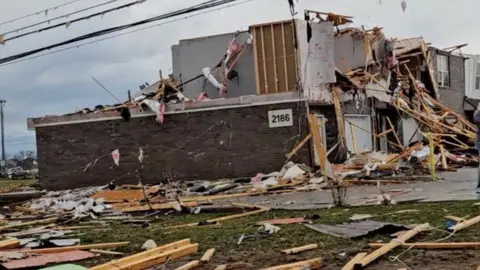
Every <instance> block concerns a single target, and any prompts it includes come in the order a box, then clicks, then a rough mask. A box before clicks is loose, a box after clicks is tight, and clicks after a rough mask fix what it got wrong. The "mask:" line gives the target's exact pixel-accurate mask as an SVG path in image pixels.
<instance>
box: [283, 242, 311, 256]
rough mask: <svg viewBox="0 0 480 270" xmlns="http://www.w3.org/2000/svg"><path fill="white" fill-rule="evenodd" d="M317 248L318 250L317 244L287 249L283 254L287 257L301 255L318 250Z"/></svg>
mask: <svg viewBox="0 0 480 270" xmlns="http://www.w3.org/2000/svg"><path fill="white" fill-rule="evenodd" d="M316 248H318V245H317V244H310V245H305V246H301V247H295V248H289V249H285V250H282V253H285V254H287V255H290V254H297V253H301V252H304V251H308V250H312V249H316Z"/></svg>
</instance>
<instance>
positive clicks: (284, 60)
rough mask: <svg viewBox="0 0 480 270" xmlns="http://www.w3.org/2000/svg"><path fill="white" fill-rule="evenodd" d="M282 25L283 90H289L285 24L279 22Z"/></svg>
mask: <svg viewBox="0 0 480 270" xmlns="http://www.w3.org/2000/svg"><path fill="white" fill-rule="evenodd" d="M280 25H281V27H282V48H283V68H284V69H285V91H287V92H288V91H290V90H292V89H288V86H289V85H290V84H289V82H288V65H287V47H286V43H285V26H284V24H283V23H281V24H280Z"/></svg>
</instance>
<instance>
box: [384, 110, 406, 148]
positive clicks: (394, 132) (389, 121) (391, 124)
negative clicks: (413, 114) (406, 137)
mask: <svg viewBox="0 0 480 270" xmlns="http://www.w3.org/2000/svg"><path fill="white" fill-rule="evenodd" d="M387 122H388V124H389V125H390V127H391V128H392V132H393V135H394V136H395V139H396V140H397V143H398V145H402V142H401V141H400V138H398V134H397V132H396V131H395V126H394V125H393V123H392V121H391V120H390V117H388V116H387ZM401 149H402V151H403V150H405V147H403V146H402V147H401Z"/></svg>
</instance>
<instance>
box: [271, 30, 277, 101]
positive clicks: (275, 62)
mask: <svg viewBox="0 0 480 270" xmlns="http://www.w3.org/2000/svg"><path fill="white" fill-rule="evenodd" d="M270 31H272V52H273V74H274V75H273V76H274V77H275V93H278V74H277V54H276V51H275V30H274V29H273V24H271V25H270Z"/></svg>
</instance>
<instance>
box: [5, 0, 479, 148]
mask: <svg viewBox="0 0 480 270" xmlns="http://www.w3.org/2000/svg"><path fill="white" fill-rule="evenodd" d="M68 1H70V0H42V1H36V0H15V1H11V0H0V22H4V21H7V20H9V19H13V18H17V17H20V16H23V15H26V14H30V13H33V12H37V11H41V10H44V9H46V8H49V7H53V6H56V5H59V4H62V3H66V2H68ZM131 1H133V0H118V1H117V2H115V3H112V4H110V5H108V6H106V7H99V8H97V9H94V10H90V11H86V12H84V13H81V14H78V15H73V16H72V17H71V18H76V17H79V16H85V15H87V14H90V13H94V12H97V11H101V10H103V9H106V8H110V7H113V6H116V5H121V4H125V3H128V2H131ZM203 1H205V0H148V1H146V2H145V3H143V4H141V5H136V6H133V7H130V8H127V9H125V10H122V11H117V12H114V13H110V14H107V15H105V16H104V17H103V18H100V17H98V18H93V19H90V20H88V21H83V22H78V23H75V24H72V25H71V26H70V27H69V28H65V27H61V28H57V29H55V30H51V31H46V32H42V33H39V34H33V35H30V36H27V37H24V38H20V39H16V40H12V41H11V42H7V43H6V44H5V45H3V46H2V45H0V58H3V57H7V56H10V55H13V54H17V53H20V52H23V51H27V50H31V49H34V48H37V47H41V46H45V45H49V44H53V43H56V42H60V41H63V40H66V39H69V38H72V37H76V36H79V35H83V34H86V33H89V32H92V31H96V30H100V29H103V28H106V27H112V26H117V25H120V24H125V23H129V22H134V21H137V20H141V19H145V18H149V17H152V16H155V15H159V14H163V13H166V12H170V11H174V10H176V9H179V8H184V7H188V6H191V5H193V4H199V3H201V2H203ZM295 1H296V0H295ZM102 2H107V0H82V1H79V2H76V3H75V4H72V5H68V6H65V7H62V8H58V9H57V10H55V11H49V12H48V17H46V16H45V13H41V14H39V15H36V16H33V17H30V18H28V19H24V20H19V21H16V22H14V23H9V24H4V25H0V33H4V32H6V31H9V30H13V29H18V28H19V27H22V26H25V25H29V24H32V23H35V22H38V21H43V20H45V19H46V18H53V17H55V16H59V15H63V14H67V13H69V12H73V11H76V10H79V9H82V8H85V7H89V6H92V5H95V4H98V3H102ZM239 2H241V1H239ZM406 2H407V9H406V11H405V13H403V11H402V9H401V0H335V1H333V0H299V3H298V4H297V11H300V12H299V15H297V16H298V17H303V13H302V12H301V11H303V10H304V9H311V10H318V11H331V12H336V13H339V14H345V15H351V16H354V21H355V25H358V26H360V25H365V27H367V28H371V27H373V26H383V27H384V31H385V32H386V34H387V36H390V37H399V38H404V37H415V36H423V37H424V38H425V39H426V40H428V41H429V42H432V43H433V44H434V45H435V46H436V47H439V48H444V47H449V46H452V45H456V44H460V43H469V46H468V47H467V49H465V50H464V52H468V53H475V54H476V53H480V49H479V51H475V48H480V37H478V36H476V35H475V34H474V33H476V32H477V31H475V30H476V29H475V26H476V25H479V24H480V18H478V15H477V14H478V10H479V9H480V2H479V1H473V0H459V1H458V2H457V3H459V4H458V5H454V4H453V3H452V2H451V1H443V0H442V1H439V0H415V1H413V0H406ZM460 2H461V4H460ZM289 17H290V11H289V8H288V4H287V0H251V1H250V2H247V3H244V4H241V5H238V6H234V7H230V8H225V9H222V10H219V11H214V12H211V13H208V14H203V15H199V16H195V17H190V18H185V19H182V20H178V21H175V22H171V23H168V24H164V25H161V26H158V27H153V28H150V29H148V30H144V31H139V32H136V33H132V34H128V35H124V36H121V37H116V38H113V39H109V40H106V41H102V42H98V43H94V44H91V45H86V46H82V47H79V48H75V49H71V50H66V51H63V52H59V53H54V54H51V55H47V56H43V57H38V58H36V59H31V60H27V61H23V62H19V63H14V64H11V65H4V66H0V99H6V100H7V101H8V102H7V105H6V108H5V122H6V144H7V145H6V148H7V152H8V153H13V152H15V151H18V150H21V149H35V133H34V132H33V131H28V130H27V128H26V118H27V117H31V116H36V117H38V116H43V115H54V114H63V113H67V112H72V111H74V110H76V109H79V108H85V107H94V106H95V105H98V104H111V103H115V100H113V99H112V97H110V96H109V95H108V94H107V93H106V92H105V91H104V90H102V89H101V88H99V86H98V85H97V84H96V83H95V82H94V81H93V80H92V76H94V77H95V78H97V79H98V80H99V81H101V82H102V83H103V84H104V85H105V86H107V87H108V88H109V89H111V90H112V91H113V92H114V93H115V95H117V96H118V97H120V98H121V99H125V98H126V96H127V90H128V89H132V90H136V89H137V88H138V85H139V84H141V83H143V82H153V81H155V80H157V79H158V70H159V69H162V70H163V72H164V74H166V73H169V72H171V55H170V47H171V45H173V44H175V43H177V42H178V40H180V39H185V38H192V37H198V36H204V35H213V34H220V33H226V32H233V31H236V30H242V29H243V30H246V29H247V28H248V26H249V25H251V24H256V23H262V22H267V21H273V20H283V19H288V18H289ZM71 18H70V19H71ZM153 24H155V23H153ZM150 25H152V24H150ZM12 35H15V33H14V34H12ZM12 35H10V36H12ZM6 37H8V35H7V36H6Z"/></svg>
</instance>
